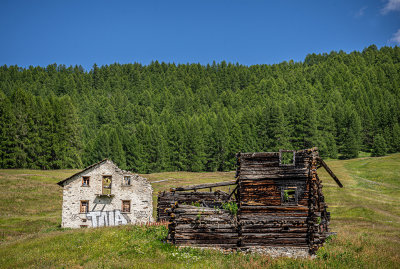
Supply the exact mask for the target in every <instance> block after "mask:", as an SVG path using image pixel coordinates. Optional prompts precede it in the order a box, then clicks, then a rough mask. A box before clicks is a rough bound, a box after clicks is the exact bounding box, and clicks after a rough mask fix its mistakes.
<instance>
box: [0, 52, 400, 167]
mask: <svg viewBox="0 0 400 269" xmlns="http://www.w3.org/2000/svg"><path fill="white" fill-rule="evenodd" d="M399 123H400V48H399V47H397V46H396V47H382V48H381V49H378V48H377V47H376V46H374V45H372V46H370V47H368V48H366V49H364V50H363V51H362V52H357V51H355V52H352V53H345V52H343V51H340V52H331V53H329V54H310V55H307V57H306V58H305V60H304V61H303V62H298V63H295V62H293V61H289V62H282V63H280V64H274V65H253V66H243V65H239V64H231V63H226V62H224V61H222V62H221V63H215V62H214V63H212V64H208V65H200V64H179V65H176V64H167V63H159V62H157V61H156V62H152V63H151V64H149V65H147V66H145V65H141V64H138V63H134V64H123V65H121V64H112V65H106V66H101V67H98V66H97V65H96V64H95V65H94V66H93V68H92V69H91V70H90V71H88V72H87V71H85V70H84V69H83V68H82V67H81V66H75V67H72V66H70V67H66V66H65V65H56V64H53V65H49V66H47V67H29V68H22V67H18V66H2V67H0V125H1V126H0V127H1V129H0V139H1V140H0V167H1V168H40V169H54V168H78V167H79V168H80V167H82V166H87V165H90V164H92V163H95V162H97V161H99V160H101V159H103V158H111V159H112V160H113V161H114V162H115V163H117V164H118V165H119V166H120V167H121V168H126V169H131V170H133V171H137V172H141V173H147V172H159V171H180V170H184V171H216V170H218V171H226V170H231V169H234V167H235V164H236V158H235V154H236V153H237V152H239V151H241V152H257V151H277V150H279V149H302V148H309V147H313V146H317V147H319V149H320V154H321V155H322V156H323V157H329V158H354V157H357V156H358V154H359V152H360V151H365V152H372V154H373V155H376V156H379V155H384V154H386V153H391V152H398V151H400V125H399Z"/></svg>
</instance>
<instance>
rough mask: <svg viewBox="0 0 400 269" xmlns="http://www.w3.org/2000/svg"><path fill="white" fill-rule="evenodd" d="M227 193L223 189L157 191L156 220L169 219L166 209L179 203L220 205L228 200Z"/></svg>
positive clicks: (212, 206) (208, 205)
mask: <svg viewBox="0 0 400 269" xmlns="http://www.w3.org/2000/svg"><path fill="white" fill-rule="evenodd" d="M228 196H229V194H228V193H226V192H223V191H219V190H218V191H214V192H193V191H192V192H166V191H164V192H159V193H158V197H157V221H169V220H170V217H169V215H168V212H167V209H169V208H171V206H173V205H175V203H176V202H178V203H179V204H182V205H183V204H186V205H192V204H193V203H198V204H200V205H203V206H207V207H211V208H214V207H220V206H221V204H222V203H223V202H225V201H227V200H228Z"/></svg>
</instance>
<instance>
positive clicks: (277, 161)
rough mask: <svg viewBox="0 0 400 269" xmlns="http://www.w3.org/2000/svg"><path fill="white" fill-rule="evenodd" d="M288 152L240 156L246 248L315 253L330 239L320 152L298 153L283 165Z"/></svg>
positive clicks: (241, 231) (240, 222)
mask: <svg viewBox="0 0 400 269" xmlns="http://www.w3.org/2000/svg"><path fill="white" fill-rule="evenodd" d="M284 152H285V151H281V152H267V153H240V154H238V170H237V177H238V184H239V188H238V194H239V195H238V197H239V199H238V200H239V201H238V203H239V213H238V234H239V243H238V245H239V246H240V247H251V246H269V247H278V246H286V247H290V246H293V247H309V248H310V251H311V252H314V251H316V250H317V249H318V247H319V246H321V245H322V243H323V241H324V239H325V237H326V236H325V234H326V232H327V231H328V223H329V213H327V212H326V206H325V204H324V201H323V200H324V199H323V196H322V185H321V184H320V181H319V179H318V177H317V174H316V165H317V158H318V151H317V149H308V150H301V151H297V152H294V151H293V152H292V154H293V161H292V162H289V164H284V163H282V159H281V157H282V153H284ZM321 219H323V220H322V221H321ZM321 223H322V225H321Z"/></svg>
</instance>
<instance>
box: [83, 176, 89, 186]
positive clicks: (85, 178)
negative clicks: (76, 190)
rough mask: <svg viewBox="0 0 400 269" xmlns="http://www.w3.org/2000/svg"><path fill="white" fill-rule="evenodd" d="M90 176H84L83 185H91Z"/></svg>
mask: <svg viewBox="0 0 400 269" xmlns="http://www.w3.org/2000/svg"><path fill="white" fill-rule="evenodd" d="M89 183H90V177H82V187H89Z"/></svg>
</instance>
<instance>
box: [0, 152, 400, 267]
mask: <svg viewBox="0 0 400 269" xmlns="http://www.w3.org/2000/svg"><path fill="white" fill-rule="evenodd" d="M327 163H328V165H329V166H330V167H331V169H332V170H333V171H334V172H335V174H336V175H337V176H338V177H339V179H340V180H341V181H342V183H343V185H344V186H345V187H344V188H343V189H340V188H339V187H337V185H336V183H335V182H334V181H333V180H332V179H331V178H330V177H329V176H328V174H327V173H325V171H324V170H323V168H321V169H319V170H318V171H319V175H320V178H321V179H322V180H323V185H324V194H325V199H326V201H327V203H328V205H329V208H328V210H329V211H330V212H331V216H332V221H331V230H332V231H335V232H337V236H334V237H332V238H331V239H330V240H329V242H328V243H326V244H325V246H324V247H323V248H321V249H320V250H319V252H318V254H317V257H316V258H315V259H289V258H280V259H272V258H269V257H265V256H260V255H255V254H252V255H249V254H247V255H246V254H242V253H229V254H223V253H221V252H219V251H213V250H199V249H191V248H181V249H178V248H175V247H174V246H172V245H170V244H167V243H165V242H164V238H165V236H166V229H165V228H164V227H149V228H144V227H138V226H130V225H128V226H121V227H106V228H96V229H80V230H71V229H61V228H60V227H59V226H60V223H61V204H62V189H61V187H59V186H58V185H56V182H58V181H59V180H61V179H64V178H66V177H68V176H70V175H72V174H73V173H76V172H77V170H52V171H40V170H11V169H8V170H0V187H1V189H2V191H1V192H0V267H1V268H20V267H30V268H98V267H103V268H121V267H126V268H149V267H150V268H153V267H154V268H182V267H184V268H186V267H189V268H266V267H270V268H298V267H303V268H326V267H328V268H400V154H393V155H389V156H385V157H379V158H372V157H363V158H358V159H353V160H331V161H328V162H327ZM143 176H145V177H147V178H148V179H149V181H150V182H154V183H152V184H153V188H154V205H155V204H156V195H157V192H158V191H162V190H168V189H169V188H170V187H173V186H183V185H192V184H200V183H206V182H218V181H226V180H233V179H234V172H223V173H222V172H214V173H189V172H165V173H157V174H149V175H143ZM221 189H224V190H228V187H225V188H221Z"/></svg>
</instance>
